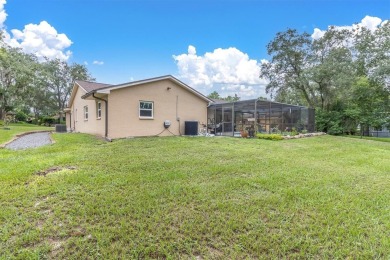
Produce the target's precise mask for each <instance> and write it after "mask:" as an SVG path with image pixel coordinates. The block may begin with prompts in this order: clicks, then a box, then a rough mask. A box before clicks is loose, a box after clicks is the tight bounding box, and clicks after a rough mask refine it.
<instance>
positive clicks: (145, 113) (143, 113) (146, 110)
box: [139, 101, 153, 118]
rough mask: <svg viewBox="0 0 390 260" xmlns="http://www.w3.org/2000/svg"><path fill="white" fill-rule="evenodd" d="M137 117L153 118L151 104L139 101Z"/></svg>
mask: <svg viewBox="0 0 390 260" xmlns="http://www.w3.org/2000/svg"><path fill="white" fill-rule="evenodd" d="M139 117H140V118H153V102H151V101H140V102H139Z"/></svg>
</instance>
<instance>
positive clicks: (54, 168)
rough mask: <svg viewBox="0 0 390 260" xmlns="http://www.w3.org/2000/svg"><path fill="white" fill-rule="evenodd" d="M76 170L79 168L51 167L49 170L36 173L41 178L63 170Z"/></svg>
mask: <svg viewBox="0 0 390 260" xmlns="http://www.w3.org/2000/svg"><path fill="white" fill-rule="evenodd" d="M76 169H77V168H76V167H75V166H65V167H60V166H54V167H50V168H49V169H46V170H44V171H39V172H36V173H35V174H36V175H39V176H46V175H48V174H50V173H55V172H59V171H62V170H76Z"/></svg>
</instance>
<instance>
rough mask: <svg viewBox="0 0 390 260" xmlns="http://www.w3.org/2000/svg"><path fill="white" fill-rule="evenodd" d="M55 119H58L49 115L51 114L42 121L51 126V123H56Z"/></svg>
mask: <svg viewBox="0 0 390 260" xmlns="http://www.w3.org/2000/svg"><path fill="white" fill-rule="evenodd" d="M55 121H56V119H55V118H53V117H49V116H47V117H44V118H42V123H43V124H44V125H46V126H51V125H53V124H54V123H55Z"/></svg>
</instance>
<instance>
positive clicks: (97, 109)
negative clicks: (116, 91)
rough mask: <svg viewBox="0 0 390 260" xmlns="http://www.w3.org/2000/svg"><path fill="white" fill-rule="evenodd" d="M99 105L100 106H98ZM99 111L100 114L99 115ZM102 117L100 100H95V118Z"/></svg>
mask: <svg viewBox="0 0 390 260" xmlns="http://www.w3.org/2000/svg"><path fill="white" fill-rule="evenodd" d="M99 105H100V108H99ZM99 112H100V115H99ZM101 118H102V101H96V119H101Z"/></svg>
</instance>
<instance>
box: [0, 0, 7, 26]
mask: <svg viewBox="0 0 390 260" xmlns="http://www.w3.org/2000/svg"><path fill="white" fill-rule="evenodd" d="M6 3H7V1H6V0H0V29H2V28H3V27H4V22H5V20H6V19H7V13H6V12H5V10H4V5H5V4H6Z"/></svg>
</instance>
